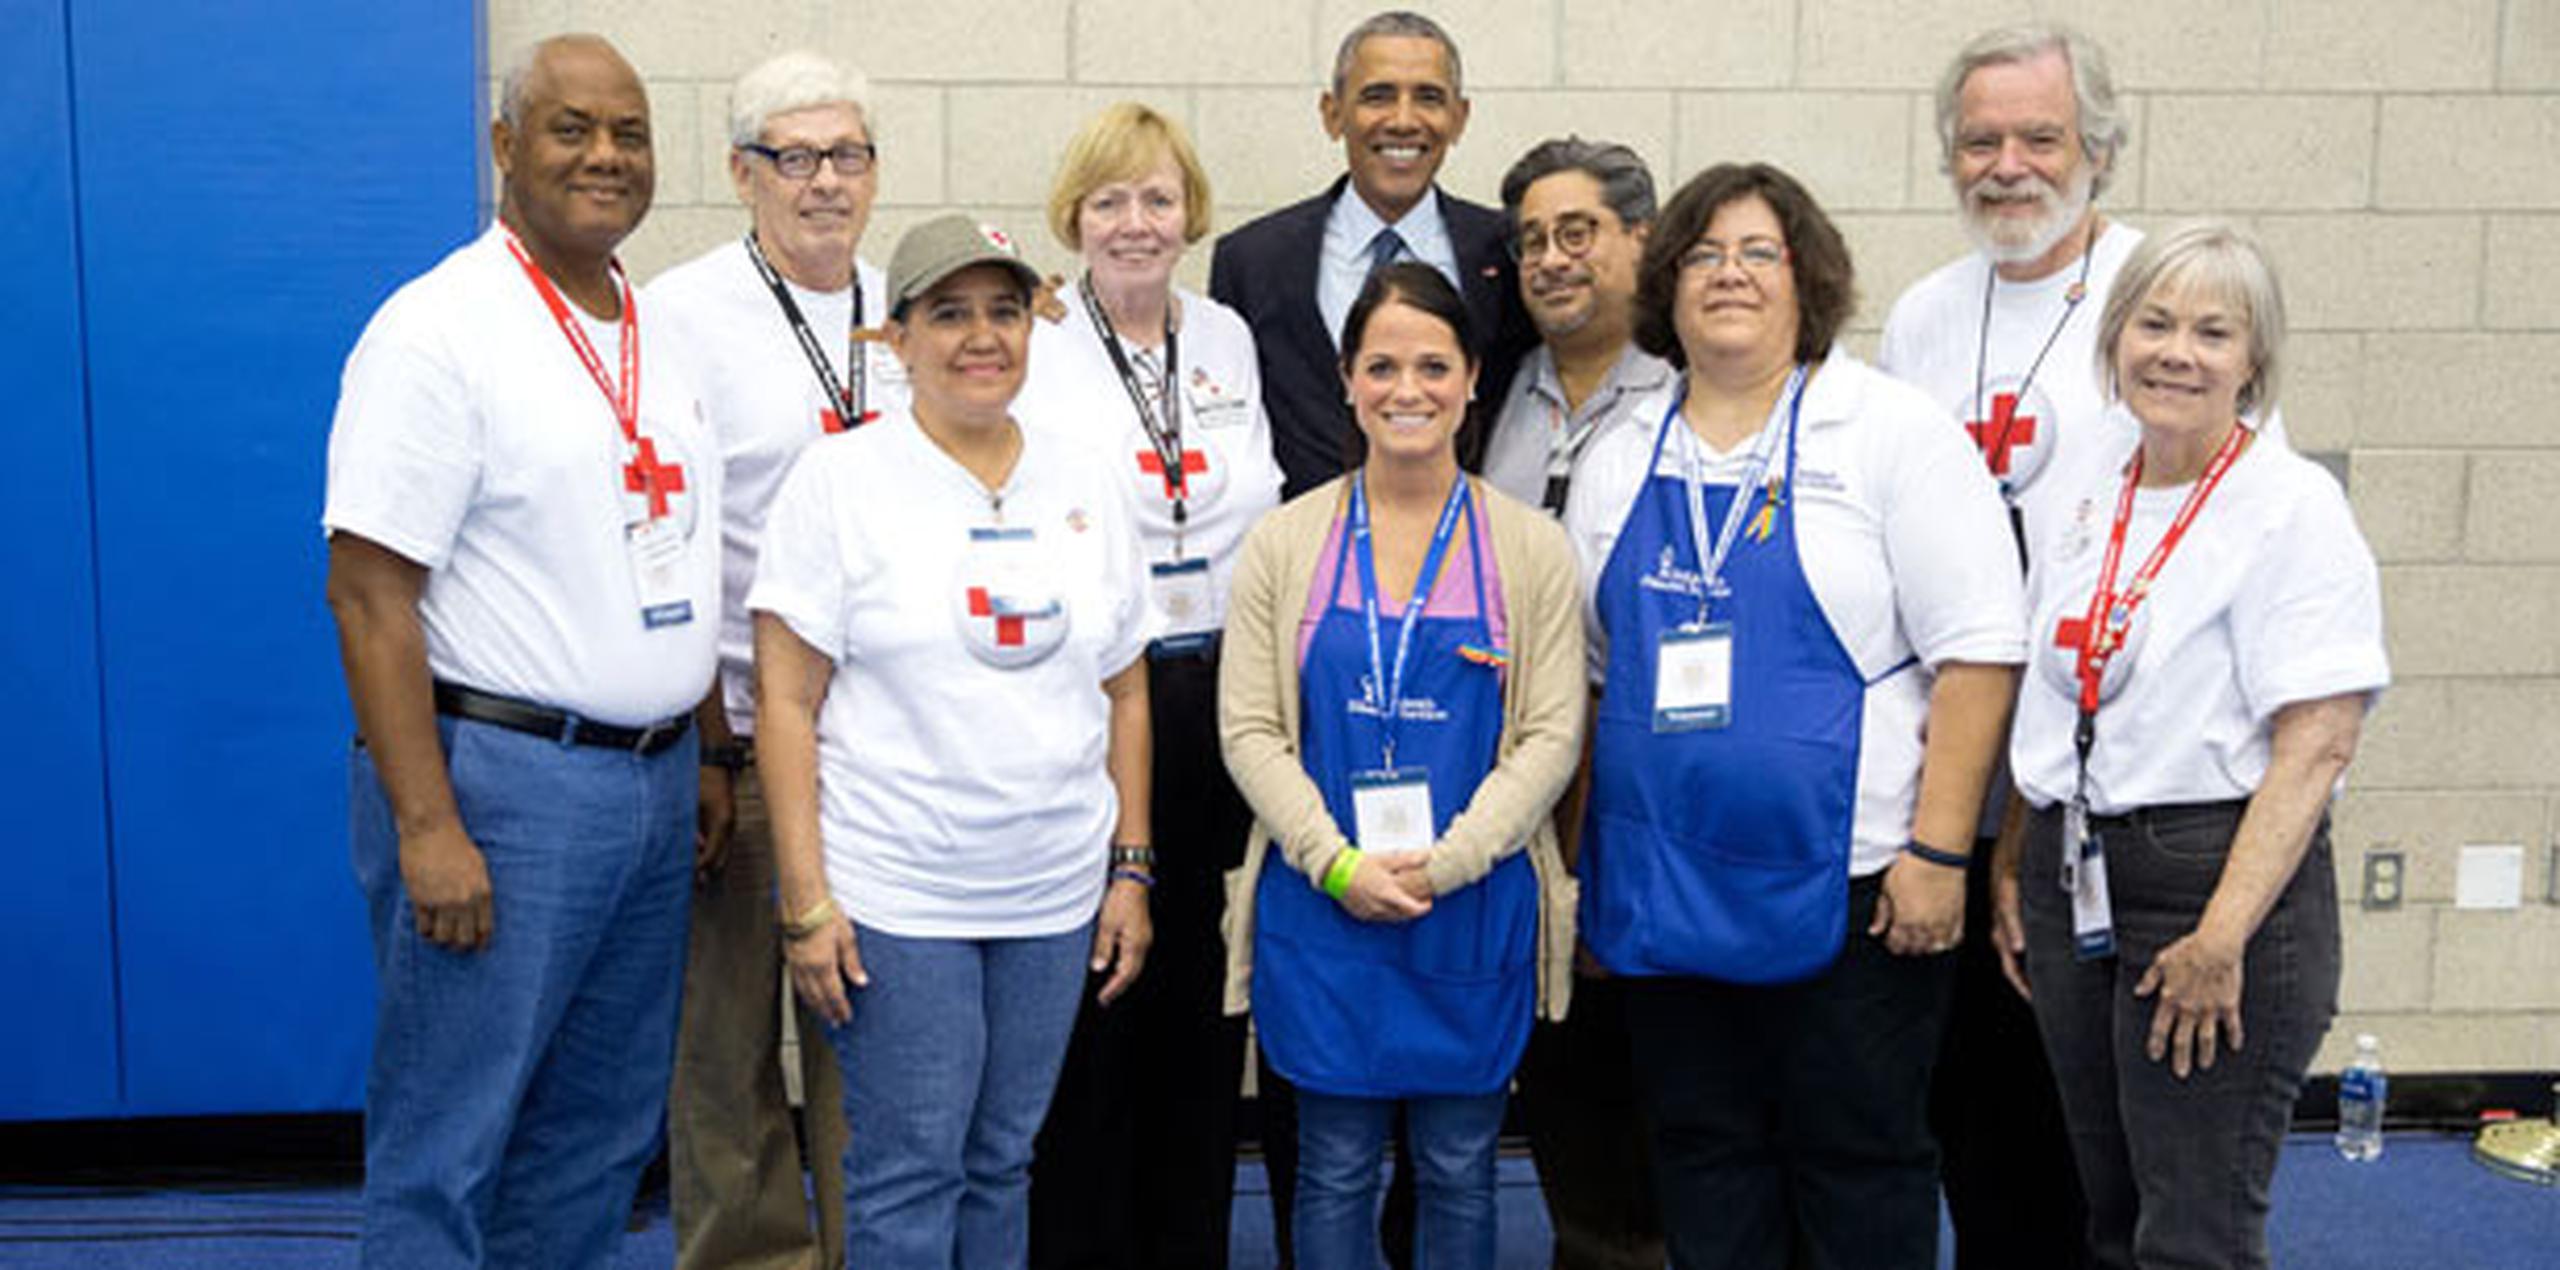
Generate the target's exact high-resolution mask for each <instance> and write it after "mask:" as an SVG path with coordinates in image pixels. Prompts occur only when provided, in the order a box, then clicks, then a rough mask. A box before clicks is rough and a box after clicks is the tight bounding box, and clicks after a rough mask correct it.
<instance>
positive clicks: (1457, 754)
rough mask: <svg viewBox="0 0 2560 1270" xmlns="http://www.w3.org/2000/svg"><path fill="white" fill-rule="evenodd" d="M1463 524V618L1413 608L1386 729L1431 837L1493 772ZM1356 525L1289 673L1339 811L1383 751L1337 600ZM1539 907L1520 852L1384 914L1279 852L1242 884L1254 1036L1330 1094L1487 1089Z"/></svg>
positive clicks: (1478, 532) (1351, 618) (1508, 1044)
mask: <svg viewBox="0 0 2560 1270" xmlns="http://www.w3.org/2000/svg"><path fill="white" fill-rule="evenodd" d="M1351 479H1352V480H1358V479H1360V477H1359V474H1358V473H1356V472H1355V473H1354V474H1353V475H1352V477H1351ZM1461 479H1464V478H1461ZM1467 522H1468V530H1469V540H1470V551H1469V556H1470V558H1471V559H1472V560H1473V562H1474V566H1475V567H1474V570H1473V572H1474V575H1475V589H1476V613H1475V616H1473V617H1464V618H1449V617H1431V616H1428V615H1425V616H1424V617H1423V618H1422V619H1421V620H1420V621H1419V622H1418V623H1417V624H1416V629H1415V632H1414V638H1413V646H1412V650H1411V652H1410V654H1409V655H1408V657H1407V666H1406V669H1405V672H1404V680H1405V683H1404V688H1403V691H1402V693H1401V694H1400V695H1401V698H1402V700H1401V705H1402V709H1401V711H1400V713H1401V715H1402V718H1401V720H1400V722H1399V723H1398V726H1397V731H1396V756H1395V757H1396V763H1397V765H1398V766H1400V767H1412V766H1421V767H1425V768H1428V769H1429V772H1430V785H1431V811H1432V820H1433V823H1432V837H1433V838H1434V839H1435V840H1437V839H1438V838H1439V837H1440V836H1441V835H1443V834H1445V833H1447V832H1448V829H1449V822H1450V821H1452V820H1454V819H1456V818H1457V815H1458V813H1459V812H1460V811H1462V810H1464V809H1465V808H1466V805H1467V803H1468V801H1469V800H1470V799H1472V798H1473V797H1474V796H1475V790H1476V785H1477V784H1478V783H1479V782H1481V781H1482V780H1483V779H1484V777H1485V774H1486V773H1488V772H1490V771H1492V770H1493V765H1494V761H1495V758H1496V755H1497V752H1498V746H1499V742H1500V740H1501V735H1502V681H1501V677H1500V675H1499V674H1498V672H1496V671H1495V670H1494V669H1493V668H1492V667H1491V666H1488V665H1483V664H1480V663H1478V662H1475V661H1471V660H1469V659H1467V658H1465V657H1462V656H1461V655H1460V654H1459V651H1458V650H1459V646H1460V645H1462V644H1476V645H1479V646H1483V645H1486V644H1488V643H1489V640H1490V628H1489V627H1488V625H1487V621H1486V617H1485V614H1486V611H1487V610H1486V608H1485V581H1484V570H1485V556H1486V553H1487V552H1488V551H1489V550H1490V547H1489V546H1488V545H1487V542H1486V539H1485V535H1484V532H1483V531H1484V519H1483V517H1482V515H1481V514H1475V513H1472V512H1471V513H1470V514H1468V515H1467ZM1354 537H1355V535H1354V534H1353V533H1352V532H1351V531H1350V528H1349V526H1347V525H1346V526H1345V528H1344V531H1343V534H1342V540H1343V543H1342V551H1341V553H1340V554H1339V555H1338V556H1337V557H1336V558H1335V570H1334V583H1333V586H1334V588H1335V589H1334V591H1333V593H1332V594H1330V595H1328V596H1327V597H1326V599H1325V608H1324V616H1323V618H1322V620H1321V621H1319V623H1318V624H1317V626H1316V631H1315V635H1314V637H1313V639H1312V640H1310V641H1309V643H1308V646H1307V654H1306V663H1305V665H1304V666H1302V667H1301V668H1300V671H1299V676H1298V685H1299V701H1298V711H1299V719H1300V737H1299V741H1300V745H1299V759H1300V761H1301V762H1302V763H1303V764H1304V765H1305V767H1306V772H1307V776H1308V778H1309V779H1311V780H1313V781H1314V782H1315V784H1316V788H1317V789H1318V790H1320V791H1322V792H1323V794H1324V802H1325V810H1327V811H1328V812H1330V813H1332V815H1333V821H1334V823H1335V824H1337V825H1342V826H1349V825H1352V824H1353V823H1354V819H1353V816H1352V806H1351V776H1352V773H1354V772H1358V771H1367V770H1372V769H1375V768H1378V767H1380V766H1381V765H1382V764H1383V761H1384V753H1383V742H1384V739H1385V738H1384V735H1383V731H1382V729H1381V727H1380V724H1379V719H1378V715H1377V711H1376V710H1375V709H1374V708H1372V707H1370V706H1369V705H1368V704H1367V702H1368V699H1369V697H1370V693H1369V692H1368V690H1367V684H1366V682H1365V681H1366V680H1367V679H1368V678H1369V669H1370V667H1369V644H1368V632H1367V629H1366V627H1365V625H1364V623H1363V619H1362V615H1361V611H1360V610H1359V609H1357V608H1353V607H1349V606H1346V605H1344V604H1342V603H1341V602H1340V600H1339V595H1340V586H1341V579H1343V578H1344V577H1348V576H1352V575H1351V574H1350V573H1349V570H1350V569H1351V568H1352V566H1353V561H1352V559H1351V552H1352V547H1353V543H1352V539H1353V538H1354ZM1359 545H1360V549H1361V550H1363V551H1366V550H1367V543H1366V542H1365V541H1363V542H1362V543H1360V544H1359ZM1322 865H1323V862H1321V861H1320V862H1318V867H1322ZM1537 918H1538V882H1537V877H1536V875H1535V874H1534V873H1533V872H1532V870H1531V868H1530V865H1529V859H1528V855H1527V853H1526V852H1514V853H1513V854H1512V855H1510V856H1509V857H1508V858H1506V859H1504V860H1503V861H1502V862H1501V863H1500V864H1498V865H1496V866H1494V868H1493V870H1492V871H1491V872H1490V873H1488V874H1486V875H1485V876H1484V877H1483V878H1481V879H1479V880H1478V881H1477V882H1476V883H1475V884H1474V885H1471V886H1467V887H1463V888H1461V889H1459V890H1457V891H1455V892H1452V893H1450V894H1447V895H1442V896H1438V897H1436V898H1434V899H1433V900H1432V903H1431V912H1430V913H1429V914H1427V915H1425V916H1423V917H1422V918H1420V919H1419V920H1416V921H1412V922H1403V923H1395V922H1364V921H1361V920H1359V919H1358V918H1355V917H1353V916H1351V914H1350V913H1348V912H1346V911H1345V910H1344V909H1343V907H1342V906H1341V905H1340V904H1338V903H1336V902H1335V901H1333V900H1332V899H1330V898H1328V897H1326V895H1325V894H1324V893H1323V892H1322V891H1319V890H1317V889H1316V888H1314V887H1313V886H1310V885H1309V884H1308V881H1307V878H1306V877H1305V876H1304V875H1302V874H1300V873H1299V872H1298V871H1297V870H1295V869H1293V868H1290V867H1289V866H1288V864H1287V863H1286V862H1284V861H1283V860H1282V859H1281V858H1280V853H1279V852H1278V851H1276V850H1275V851H1273V852H1271V853H1270V854H1269V855H1268V856H1266V857H1265V859H1264V862H1263V870H1262V877H1261V878H1260V879H1258V885H1257V886H1256V888H1255V898H1254V943H1253V967H1254V968H1253V1016H1254V1028H1255V1035H1256V1036H1257V1037H1259V1038H1260V1043H1261V1045H1262V1051H1263V1053H1264V1054H1265V1055H1267V1056H1268V1057H1269V1058H1270V1060H1271V1065H1272V1067H1273V1068H1274V1069H1276V1070H1277V1071H1278V1072H1279V1073H1280V1074H1281V1075H1283V1076H1286V1077H1288V1078H1289V1079H1290V1080H1291V1081H1292V1082H1294V1083H1296V1084H1299V1085H1302V1086H1305V1087H1306V1088H1309V1089H1313V1090H1316V1091H1318V1092H1320V1093H1327V1094H1334V1095H1338V1096H1349V1097H1364V1098H1404V1097H1416V1096H1430V1095H1475V1094H1488V1093H1493V1092H1495V1091H1497V1090H1500V1089H1501V1088H1503V1086H1504V1084H1505V1083H1506V1082H1508V1081H1509V1080H1510V1078H1511V1071H1512V1068H1513V1067H1515V1066H1517V1065H1518V1064H1519V1061H1520V1052H1521V1050H1522V1048H1523V1047H1525V1046H1526V1045H1527V1044H1528V1041H1529V1022H1530V1015H1531V1012H1532V1011H1533V1009H1534V1008H1535V1006H1536V992H1537V983H1536V976H1535V973H1534V972H1535V964H1534V963H1535V960H1536V955H1537Z"/></svg>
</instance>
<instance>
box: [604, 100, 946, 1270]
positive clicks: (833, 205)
mask: <svg viewBox="0 0 2560 1270" xmlns="http://www.w3.org/2000/svg"><path fill="white" fill-rule="evenodd" d="M866 96H867V91H866V86H865V84H864V81H863V79H862V77H861V76H860V75H859V74H856V73H850V72H848V71H846V70H845V69H843V68H841V67H839V66H837V65H836V64H835V63H833V62H830V61H828V60H826V59H825V58H822V57H819V56H817V55H815V54H812V53H806V52H791V53H784V54H781V55H779V56H776V57H774V58H772V59H770V60H767V61H766V62H764V63H763V64H761V65H759V66H757V67H756V68H754V69H753V70H750V71H748V72H747V73H746V74H744V75H742V76H740V77H739V78H738V82H737V84H736V85H735V86H734V87H733V88H732V89H731V90H730V94H729V179H730V180H731V182H733V183H734V184H735V186H736V188H737V192H738V200H739V201H740V202H741V203H744V204H745V205H746V207H747V211H748V216H749V220H750V222H751V224H750V228H749V230H748V232H747V233H746V234H745V235H743V236H742V237H740V238H738V239H736V240H733V241H730V242H726V243H723V244H721V245H720V246H718V247H714V248H712V249H711V250H710V251H708V252H705V253H703V254H702V255H701V256H698V257H696V258H695V259H693V260H691V261H688V262H686V263H684V264H681V265H678V266H676V267H675V268H673V269H670V270H668V271H667V272H665V273H663V274H661V275H659V276H658V277H657V278H656V279H654V280H652V281H651V282H650V284H649V289H648V293H647V297H646V298H647V300H648V303H649V306H650V311H651V314H652V315H653V316H654V317H656V318H657V319H658V320H659V322H660V323H661V324H662V326H663V328H664V329H665V330H666V331H667V333H668V339H669V342H670V343H672V344H674V345H676V346H678V347H680V348H682V349H683V350H684V352H685V355H686V359H687V361H688V362H690V363H691V365H692V367H693V369H694V373H695V375H696V378H697V379H698V381H699V382H700V384H701V387H702V401H703V409H704V412H705V414H706V415H707V417H708V418H709V420H710V424H711V431H712V434H713V435H714V437H715V438H716V441H717V445H718V448H719V454H720V461H721V467H722V469H723V473H724V475H725V477H726V479H725V480H724V482H723V490H724V495H723V498H722V500H721V506H720V541H721V580H722V596H721V600H722V602H721V608H720V614H719V618H718V622H719V630H720V676H719V681H718V682H717V683H716V684H714V685H713V688H712V691H711V696H710V698H709V699H708V700H706V701H704V702H703V705H702V710H701V714H700V721H701V725H702V736H703V750H702V815H701V827H700V832H699V836H698V838H697V842H696V851H697V861H696V865H695V872H694V906H693V934H692V946H691V951H690V953H689V955H688V957H687V961H686V967H685V1001H684V1020H683V1023H682V1024H681V1026H680V1027H679V1029H678V1033H677V1040H676V1073H675V1084H674V1086H673V1088H672V1089H670V1090H669V1092H668V1107H667V1117H668V1119H667V1138H668V1163H669V1183H670V1198H671V1200H672V1203H671V1205H670V1206H671V1207H672V1208H673V1210H674V1216H675V1227H676V1265H677V1266H678V1267H679V1270H697V1268H699V1270H709V1268H711V1267H726V1266H736V1265H781V1264H793V1265H804V1264H809V1262H808V1259H809V1258H811V1257H813V1256H814V1257H816V1258H817V1261H816V1264H817V1265H818V1266H821V1267H827V1268H832V1267H835V1266H839V1265H842V1264H843V1263H844V1203H843V1196H844V1181H843V1164H842V1158H841V1157H842V1156H843V1153H844V1117H843V1116H842V1115H840V1114H838V1112H837V1104H838V1102H839V1101H840V1099H841V1097H842V1094H841V1088H840V1081H839V1078H838V1076H837V1073H836V1065H835V1061H834V1058H833V1056H832V1055H831V1054H829V1053H828V1052H827V1040H826V1035H825V1032H824V1030H823V1029H822V1028H821V1027H820V1026H819V1025H818V1023H817V1021H816V1018H815V1016H814V1015H803V1016H802V1017H801V1019H800V1026H799V1027H798V1028H797V1035H798V1045H799V1055H800V1061H799V1063H798V1067H799V1071H800V1077H801V1090H802V1093H803V1099H802V1101H803V1103H804V1105H806V1106H808V1107H810V1108H812V1109H814V1110H816V1111H818V1112H820V1113H822V1114H813V1115H810V1116H809V1117H807V1119H806V1122H805V1123H806V1125H807V1128H808V1135H809V1137H808V1142H809V1146H808V1151H807V1159H808V1174H809V1177H810V1179H811V1184H809V1185H804V1183H803V1181H802V1173H801V1158H802V1152H801V1150H800V1147H799V1144H798V1142H797V1140H796V1139H795V1137H794V1135H793V1131H792V1125H791V1107H790V1103H789V1100H788V1096H787V1091H786V1089H785V1087H784V1081H783V1055H784V1053H785V1048H786V1047H785V1045H784V1036H783V1031H784V1029H783V1027H782V1025H781V1018H782V1015H781V1004H782V1000H783V986H782V984H783V978H782V976H783V970H782V936H781V933H780V929H779V927H778V926H777V924H776V920H777V919H776V918H775V915H774V897H773V885H774V866H773V839H772V835H771V833H770V831H769V827H768V824H767V821H766V819H765V810H764V798H763V792H762V790H761V788H760V787H759V786H758V784H757V782H756V778H755V773H754V771H753V769H752V767H751V766H750V763H751V759H752V756H753V754H754V753H755V750H754V739H753V738H754V736H755V707H756V702H755V668H754V664H753V653H754V627H753V625H752V623H750V621H749V620H748V617H747V611H746V599H747V588H748V586H749V585H750V584H752V583H753V582H754V580H755V568H756V549H757V546H758V544H759V543H760V542H761V541H762V539H763V536H764V521H765V512H766V510H767V508H768V506H769V505H770V504H771V503H772V501H773V494H774V491H775V490H777V489H779V488H781V485H782V478H783V475H784V474H785V473H786V472H788V471H789V470H790V468H791V465H792V462H793V461H794V460H795V459H797V458H798V457H799V455H800V452H801V450H802V449H804V448H806V447H807V446H808V445H809V444H810V443H811V442H813V441H816V440H818V439H820V438H821V437H825V436H829V435H833V434H836V433H840V432H844V431H846V430H847V429H848V428H854V427H860V426H862V425H864V424H866V423H868V422H870V421H871V420H873V419H876V418H878V417H879V416H880V415H881V413H882V411H883V410H884V409H886V410H888V411H889V412H891V413H895V412H896V411H897V410H898V409H900V408H901V407H902V406H903V405H904V403H905V400H906V371H905V369H904V368H903V367H902V366H900V365H899V363H898V359H897V358H896V357H894V356H891V355H890V353H889V351H888V345H887V344H885V343H883V342H882V341H880V340H879V339H877V338H875V332H876V329H877V327H878V324H879V323H880V321H881V320H882V319H883V318H884V317H885V316H886V309H887V303H886V301H885V299H884V298H883V296H882V294H881V286H882V280H881V276H880V271H879V269H878V268H876V267H875V266H873V265H871V264H870V263H869V262H867V261H864V260H861V259H860V258H859V257H858V256H857V255H856V252H857V250H858V248H859V246H860V244H861V241H862V231H863V228H864V226H865V225H866V224H867V223H868V222H869V221H870V218H871V202H872V199H873V197H874V196H875V195H876V194H877V193H878V191H879V181H880V177H879V169H878V165H877V159H878V150H877V148H876V146H875V144H874V139H873V135H872V132H871V121H870V112H869V110H868V109H867V108H866V105H865V98H866ZM813 1196H814V1199H813V1198H812V1197H813Z"/></svg>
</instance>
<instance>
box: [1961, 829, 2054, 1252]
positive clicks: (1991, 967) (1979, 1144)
mask: <svg viewBox="0 0 2560 1270" xmlns="http://www.w3.org/2000/svg"><path fill="white" fill-rule="evenodd" d="M1973 860H1974V865H1973V869H1972V872H1971V874H1970V875H1969V876H1968V877H1967V878H1966V880H1965V900H1964V905H1965V907H1964V944H1963V946H1962V947H1960V948H1958V949H1957V950H1956V973H1955V979H1956V986H1955V1001H1954V1003H1953V1004H1952V1005H1951V1006H1950V1007H1949V1008H1948V1012H1947V1028H1946V1036H1945V1038H1944V1039H1943V1040H1942V1041H1940V1042H1939V1045H1938V1074H1937V1078H1936V1079H1935V1080H1934V1081H1932V1082H1931V1083H1930V1087H1929V1128H1930V1130H1931V1131H1932V1132H1934V1133H1935V1134H1936V1135H1937V1138H1938V1155H1939V1159H1938V1178H1939V1180H1940V1181H1941V1182H1943V1183H1944V1184H1945V1186H1946V1192H1947V1212H1948V1215H1949V1217H1950V1218H1951V1219H1952V1220H1953V1224H1954V1226H1955V1232H1956V1249H1955V1251H1956V1262H1955V1264H1956V1270H2079V1268H2080V1267H2082V1266H2086V1265H2087V1264H2089V1240H2088V1225H2089V1210H2088V1206H2087V1204H2086V1203H2085V1202H2083V1201H2082V1199H2081V1198H2080V1173H2079V1170H2078V1168H2077V1167H2076V1166H2074V1164H2073V1163H2072V1160H2071V1135H2070V1132H2069V1131H2068V1130H2066V1129H2065V1128H2064V1127H2063V1123H2062V1099H2061V1097H2060V1096H2059V1095H2057V1094H2056V1093H2055V1092H2054V1086H2053V1067H2052V1065H2051V1064H2049V1063H2047V1062H2046V1061H2045V1053H2044V1038H2043V1037H2041V1036H2039V1035H2037V1033H2036V1015H2035V1010H2034V1008H2033V1007H2031V1006H2029V1005H2028V1004H2027V1001H2026V998H2024V997H2021V996H2019V995H2018V991H2017V989H2015V988H2012V987H2010V986H2009V981H2008V979H2007V978H2006V977H2005V976H2003V975H2002V974H2001V973H2000V954H1999V950H1998V949H1997V948H1995V947H1993V945H1992V942H1991V869H1990V862H1991V843H1990V841H1989V840H1988V839H1985V840H1983V841H1981V842H1977V843H1975V844H1974V848H1973Z"/></svg>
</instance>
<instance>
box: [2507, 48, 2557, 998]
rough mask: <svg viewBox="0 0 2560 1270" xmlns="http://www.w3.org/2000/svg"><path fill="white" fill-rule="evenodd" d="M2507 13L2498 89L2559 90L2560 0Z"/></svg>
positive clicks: (2510, 90) (2512, 90)
mask: <svg viewBox="0 0 2560 1270" xmlns="http://www.w3.org/2000/svg"><path fill="white" fill-rule="evenodd" d="M2506 10H2507V25H2506V30H2505V32H2504V33H2503V34H2502V36H2501V38H2500V39H2499V41H2498V87H2500V88H2503V89H2505V90H2507V91H2508V92H2517V91H2532V90H2535V89H2543V90H2548V89H2553V88H2560V0H2506ZM2555 1031H2556V1032H2560V1029H2555Z"/></svg>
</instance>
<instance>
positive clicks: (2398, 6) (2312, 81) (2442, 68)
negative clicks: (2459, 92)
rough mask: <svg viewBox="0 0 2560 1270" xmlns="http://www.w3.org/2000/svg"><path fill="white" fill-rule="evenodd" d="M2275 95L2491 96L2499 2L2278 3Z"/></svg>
mask: <svg viewBox="0 0 2560 1270" xmlns="http://www.w3.org/2000/svg"><path fill="white" fill-rule="evenodd" d="M2269 10H2270V13H2269V17H2270V19H2271V25H2270V26H2269V28H2268V31H2267V61H2266V78H2265V84H2266V86H2267V87H2268V88H2272V89H2367V90H2371V89H2382V90H2398V91H2404V92H2405V91H2416V90H2425V89H2484V88H2487V87H2489V86H2490V82H2491V78H2492V76H2493V75H2494V74H2495V73H2496V68H2497V62H2498V0H2436V2H2435V3H2432V4H2429V5H2427V6H2425V8H2424V10H2423V12H2422V13H2421V12H2413V11H2412V6H2411V5H2410V4H2409V3H2408V0H2272V2H2271V4H2270V5H2269Z"/></svg>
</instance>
